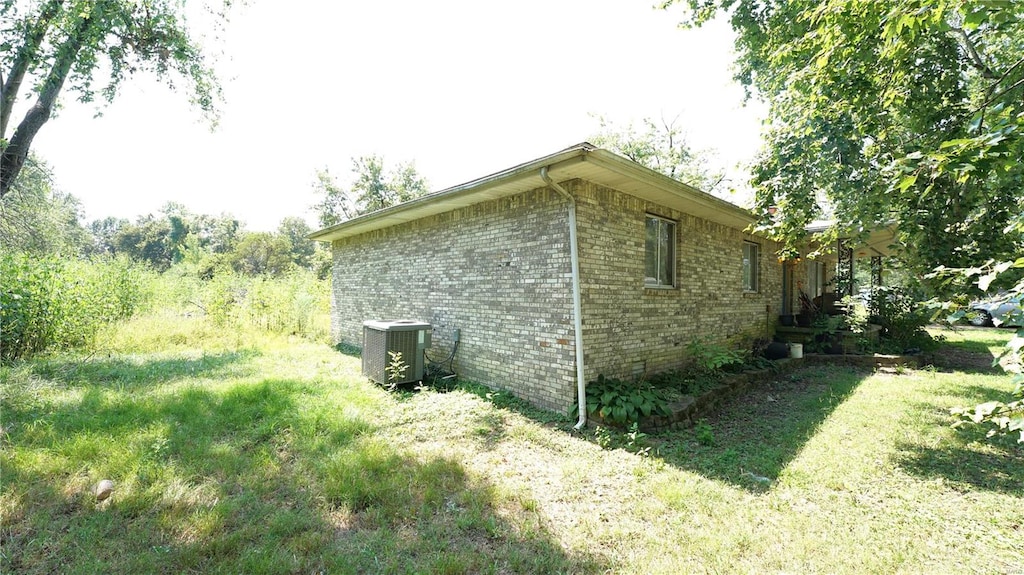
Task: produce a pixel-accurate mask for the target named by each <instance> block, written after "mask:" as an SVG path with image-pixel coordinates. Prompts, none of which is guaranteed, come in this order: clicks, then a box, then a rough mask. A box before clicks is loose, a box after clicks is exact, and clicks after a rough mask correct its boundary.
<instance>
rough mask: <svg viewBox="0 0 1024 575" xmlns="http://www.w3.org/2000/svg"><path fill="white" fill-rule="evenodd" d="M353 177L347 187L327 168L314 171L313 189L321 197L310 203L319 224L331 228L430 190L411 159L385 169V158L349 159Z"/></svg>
mask: <svg viewBox="0 0 1024 575" xmlns="http://www.w3.org/2000/svg"><path fill="white" fill-rule="evenodd" d="M352 173H353V174H354V175H355V179H354V181H353V182H352V185H351V186H350V187H349V188H348V189H346V188H344V187H343V186H341V185H339V184H338V182H337V180H336V179H335V178H334V176H332V175H331V173H330V172H329V171H328V169H327V168H323V169H320V170H317V171H316V180H315V181H314V182H313V190H314V192H315V193H316V195H317V196H323V200H321V201H320V202H318V203H317V204H316V205H314V206H313V210H314V211H315V212H316V213H317V215H318V216H319V219H320V225H321V226H322V227H325V228H326V227H330V226H333V225H335V224H337V223H340V222H343V221H345V220H350V219H352V218H354V217H356V216H359V215H362V214H366V213H370V212H375V211H377V210H382V209H384V208H387V207H390V206H394V205H396V204H400V203H402V202H407V201H409V200H412V199H414V198H418V197H420V196H423V195H426V194H427V193H429V192H430V188H429V186H428V184H427V181H426V180H425V179H424V178H423V176H421V175H420V174H419V173H418V172H417V171H416V167H415V165H414V164H413V163H412V162H408V163H404V164H398V166H397V167H396V168H394V169H392V170H390V171H387V172H385V169H384V158H381V157H380V156H363V157H360V158H352Z"/></svg>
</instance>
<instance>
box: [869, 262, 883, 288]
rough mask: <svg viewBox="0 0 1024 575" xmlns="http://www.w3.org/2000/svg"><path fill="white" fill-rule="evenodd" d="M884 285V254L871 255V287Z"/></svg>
mask: <svg viewBox="0 0 1024 575" xmlns="http://www.w3.org/2000/svg"><path fill="white" fill-rule="evenodd" d="M881 286H882V256H871V287H881Z"/></svg>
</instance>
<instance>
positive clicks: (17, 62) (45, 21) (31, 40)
mask: <svg viewBox="0 0 1024 575" xmlns="http://www.w3.org/2000/svg"><path fill="white" fill-rule="evenodd" d="M62 4H64V0H50V1H49V2H47V3H46V4H44V5H43V7H42V10H41V11H40V13H39V19H38V20H36V22H35V24H31V25H28V30H27V31H26V33H25V43H24V45H22V47H21V49H20V50H18V53H17V55H15V57H14V61H13V62H12V63H11V71H10V73H8V75H7V79H6V81H3V82H0V103H2V105H0V139H3V138H6V137H7V124H8V122H9V121H10V119H11V109H12V108H13V107H14V101H15V100H16V99H17V98H18V92H19V91H20V90H21V83H22V81H24V79H25V73H26V72H27V71H28V67H29V64H30V63H31V62H32V61H33V60H34V59H35V58H36V55H37V53H38V51H39V46H41V45H42V43H43V38H45V37H46V32H47V30H49V28H50V21H51V20H53V18H54V17H55V16H56V15H57V13H58V12H59V11H60V8H61V5H62ZM0 79H2V78H0Z"/></svg>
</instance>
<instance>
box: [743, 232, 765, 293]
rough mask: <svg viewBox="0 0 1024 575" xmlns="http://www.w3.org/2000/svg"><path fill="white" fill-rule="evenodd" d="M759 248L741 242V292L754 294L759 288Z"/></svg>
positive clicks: (750, 243)
mask: <svg viewBox="0 0 1024 575" xmlns="http://www.w3.org/2000/svg"><path fill="white" fill-rule="evenodd" d="M760 252H761V246H759V245H757V244H755V243H753V242H743V291H745V292H756V291H758V289H759V288H760V286H759V285H758V284H759V281H758V280H759V278H758V270H759V269H760V267H761V266H760V261H761V259H760Z"/></svg>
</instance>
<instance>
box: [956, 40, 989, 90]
mask: <svg viewBox="0 0 1024 575" xmlns="http://www.w3.org/2000/svg"><path fill="white" fill-rule="evenodd" d="M953 32H954V33H955V34H956V37H957V38H958V39H959V40H960V44H961V45H962V46H963V47H964V50H966V51H967V56H968V58H967V60H968V61H969V62H970V63H971V65H972V66H974V67H975V68H976V69H977V70H978V71H979V72H981V75H982V77H983V78H986V79H989V80H995V79H996V73H995V72H993V71H992V68H990V67H989V66H988V64H985V62H983V61H982V59H981V55H980V54H978V49H977V47H975V45H974V42H973V41H972V40H971V37H970V36H968V35H967V31H965V30H964V29H963V28H953Z"/></svg>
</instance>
